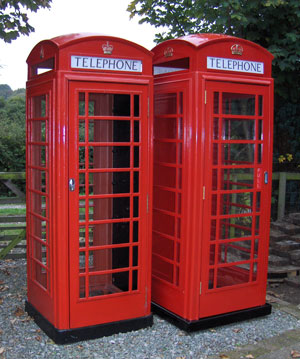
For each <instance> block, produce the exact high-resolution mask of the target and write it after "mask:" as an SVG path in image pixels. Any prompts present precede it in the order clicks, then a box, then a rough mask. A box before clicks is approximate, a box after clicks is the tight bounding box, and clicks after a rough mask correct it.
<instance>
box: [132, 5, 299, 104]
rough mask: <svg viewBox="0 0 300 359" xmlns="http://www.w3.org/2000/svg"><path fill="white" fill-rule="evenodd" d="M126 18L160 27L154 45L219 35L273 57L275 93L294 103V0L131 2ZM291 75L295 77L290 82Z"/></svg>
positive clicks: (296, 24) (296, 48)
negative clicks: (256, 46) (240, 40)
mask: <svg viewBox="0 0 300 359" xmlns="http://www.w3.org/2000/svg"><path fill="white" fill-rule="evenodd" d="M127 10H128V11H129V12H130V17H134V16H135V15H138V16H141V20H140V23H144V22H148V23H150V24H152V25H154V26H155V27H157V28H159V27H163V28H162V31H160V30H161V29H159V30H158V33H157V34H156V39H155V41H156V42H161V41H163V40H166V39H169V38H174V37H179V36H183V35H186V34H192V33H199V32H204V33H208V32H211V33H222V34H228V35H234V36H237V37H242V38H245V39H247V40H250V41H253V42H256V43H258V44H260V45H261V46H263V47H264V48H266V49H268V50H269V51H270V52H271V53H272V54H273V55H274V56H275V59H274V62H273V75H274V78H275V79H276V88H275V89H276V93H277V94H278V95H279V96H280V97H282V98H284V99H289V101H291V102H297V101H298V99H299V91H298V88H299V85H300V80H299V79H300V61H299V58H300V6H299V0H251V1H248V0H222V1H220V0H210V1H207V0H175V1H174V0H171V1H169V0H168V1H166V0H133V1H131V2H130V4H129V5H128V9H127ZM295 75H296V76H295Z"/></svg>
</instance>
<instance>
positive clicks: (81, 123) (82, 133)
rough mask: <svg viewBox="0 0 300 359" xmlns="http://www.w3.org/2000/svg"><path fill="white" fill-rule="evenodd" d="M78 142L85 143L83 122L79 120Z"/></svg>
mask: <svg viewBox="0 0 300 359" xmlns="http://www.w3.org/2000/svg"><path fill="white" fill-rule="evenodd" d="M78 131H79V134H78V141H79V142H85V120H79V130H78Z"/></svg>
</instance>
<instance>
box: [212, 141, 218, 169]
mask: <svg viewBox="0 0 300 359" xmlns="http://www.w3.org/2000/svg"><path fill="white" fill-rule="evenodd" d="M218 162H219V145H218V144H217V143H214V144H213V164H214V165H217V164H218Z"/></svg>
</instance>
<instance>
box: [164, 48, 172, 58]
mask: <svg viewBox="0 0 300 359" xmlns="http://www.w3.org/2000/svg"><path fill="white" fill-rule="evenodd" d="M173 54H174V49H173V48H172V47H167V48H166V49H165V51H164V55H165V57H172V56H173Z"/></svg>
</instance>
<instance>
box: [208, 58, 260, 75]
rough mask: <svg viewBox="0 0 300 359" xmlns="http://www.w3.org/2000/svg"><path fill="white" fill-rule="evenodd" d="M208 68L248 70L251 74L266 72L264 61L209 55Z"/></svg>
mask: <svg viewBox="0 0 300 359" xmlns="http://www.w3.org/2000/svg"><path fill="white" fill-rule="evenodd" d="M207 68H208V69H212V70H223V71H236V72H247V73H250V74H263V73H264V63H263V62H255V61H247V60H236V59H225V58H222V57H210V56H208V57H207Z"/></svg>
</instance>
